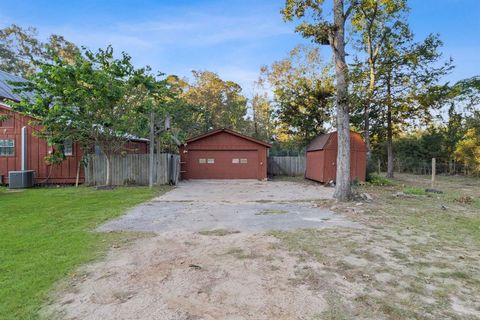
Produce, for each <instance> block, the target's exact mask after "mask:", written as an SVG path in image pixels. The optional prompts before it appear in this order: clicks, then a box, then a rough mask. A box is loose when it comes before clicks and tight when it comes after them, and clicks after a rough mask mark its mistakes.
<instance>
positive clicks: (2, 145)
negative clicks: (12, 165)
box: [0, 139, 15, 157]
mask: <svg viewBox="0 0 480 320" xmlns="http://www.w3.org/2000/svg"><path fill="white" fill-rule="evenodd" d="M10 143H11V144H10ZM4 149H9V150H11V153H8V154H7V153H4ZM14 156H15V139H0V157H14Z"/></svg>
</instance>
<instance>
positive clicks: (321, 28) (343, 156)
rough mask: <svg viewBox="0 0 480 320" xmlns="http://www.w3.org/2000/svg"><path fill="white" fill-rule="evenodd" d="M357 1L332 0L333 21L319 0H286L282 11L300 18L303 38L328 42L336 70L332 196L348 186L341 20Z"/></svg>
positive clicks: (345, 193)
mask: <svg viewBox="0 0 480 320" xmlns="http://www.w3.org/2000/svg"><path fill="white" fill-rule="evenodd" d="M357 6H358V1H355V0H352V1H351V2H350V6H349V7H348V8H347V9H345V5H344V1H343V0H333V21H332V22H330V21H328V20H327V19H326V17H325V16H324V15H323V10H322V9H323V7H324V1H323V0H316V1H315V0H286V3H285V7H284V9H283V11H282V14H283V17H284V19H285V20H286V21H292V20H294V19H302V20H303V21H302V22H301V23H300V24H299V25H298V26H297V27H296V31H297V32H300V33H301V34H302V36H304V37H305V38H311V39H312V40H313V41H314V42H315V43H317V44H320V45H330V47H331V48H332V51H333V58H334V63H335V73H336V111H337V131H338V154H337V174H336V185H335V194H334V196H335V198H337V199H338V200H341V201H345V200H348V199H349V198H350V197H351V186H350V105H349V102H348V66H347V64H346V62H345V23H346V21H347V19H348V18H349V15H350V14H351V12H352V10H353V9H355V8H356V7H357Z"/></svg>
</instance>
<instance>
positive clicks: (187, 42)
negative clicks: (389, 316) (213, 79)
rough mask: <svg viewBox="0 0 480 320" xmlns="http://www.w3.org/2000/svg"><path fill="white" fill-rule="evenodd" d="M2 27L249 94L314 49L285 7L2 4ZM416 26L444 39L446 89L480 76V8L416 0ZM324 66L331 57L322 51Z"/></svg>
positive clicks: (159, 1) (277, 0)
mask: <svg viewBox="0 0 480 320" xmlns="http://www.w3.org/2000/svg"><path fill="white" fill-rule="evenodd" d="M0 4H1V6H0V8H1V9H0V27H5V26H7V25H9V24H12V23H15V24H18V25H20V26H22V27H28V26H33V27H36V28H37V29H38V31H39V36H40V38H43V39H45V38H47V37H48V36H49V35H50V34H52V33H53V34H60V35H63V36H64V37H65V38H66V39H68V40H70V41H72V42H74V43H76V44H77V45H83V46H86V47H88V48H90V49H93V50H95V49H97V48H104V47H106V46H107V45H109V44H111V45H112V46H113V47H114V49H115V50H116V51H118V52H120V51H126V52H127V53H129V54H130V55H131V56H132V60H133V62H134V64H135V65H136V66H138V67H142V66H145V65H149V66H151V67H152V68H153V70H154V71H161V72H163V73H166V74H177V75H179V76H182V77H190V78H191V71H192V70H209V71H214V72H217V73H218V74H219V75H220V77H221V78H223V79H225V80H232V81H235V82H237V83H239V84H240V85H241V86H242V88H243V89H244V93H245V94H246V95H247V96H249V95H251V94H252V92H253V82H254V81H255V80H257V78H258V76H259V70H260V67H261V66H262V65H269V64H271V63H272V62H274V61H277V60H279V59H282V58H284V57H286V56H287V55H288V52H289V51H290V50H291V49H292V48H293V47H295V46H296V45H298V44H301V43H304V44H305V43H309V41H307V40H305V39H302V37H301V36H300V35H298V34H296V33H295V32H294V25H292V24H291V23H285V22H284V21H283V20H282V16H281V14H280V10H281V8H282V5H283V4H284V0H224V1H219V0H210V1H206V0H177V1H172V0H171V1H167V0H156V1H155V0H144V1H141V0H138V1H134V0H130V1H127V0H117V1H113V0H110V1H107V0H103V1H101V0H98V1H94V0H82V1H74V0H63V1H61V0H48V1H46V0H15V1H12V0H0ZM409 6H410V7H411V13H410V15H409V22H410V26H411V29H412V30H413V32H414V34H415V36H416V38H417V40H421V39H423V38H424V37H425V36H427V35H428V34H429V33H439V34H440V37H441V39H442V40H443V42H444V47H443V50H442V51H443V53H444V56H445V58H448V57H452V58H453V59H454V64H455V66H456V68H455V69H454V71H453V72H452V73H451V74H450V75H448V76H447V77H446V78H445V79H444V81H450V82H454V81H457V80H460V79H463V78H467V77H471V76H474V75H480V1H479V0H410V1H409ZM322 52H323V54H324V55H325V57H324V58H325V59H330V51H329V50H327V49H324V50H322Z"/></svg>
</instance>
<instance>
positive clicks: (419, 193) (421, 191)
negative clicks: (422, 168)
mask: <svg viewBox="0 0 480 320" xmlns="http://www.w3.org/2000/svg"><path fill="white" fill-rule="evenodd" d="M403 193H405V194H414V195H417V196H424V195H426V194H427V192H426V191H425V188H419V187H405V188H403Z"/></svg>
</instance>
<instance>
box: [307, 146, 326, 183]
mask: <svg viewBox="0 0 480 320" xmlns="http://www.w3.org/2000/svg"><path fill="white" fill-rule="evenodd" d="M306 161H307V168H306V171H305V178H307V179H310V180H315V181H325V179H324V177H323V176H324V173H325V170H324V165H325V152H324V151H323V150H318V151H311V152H307V159H306Z"/></svg>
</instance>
